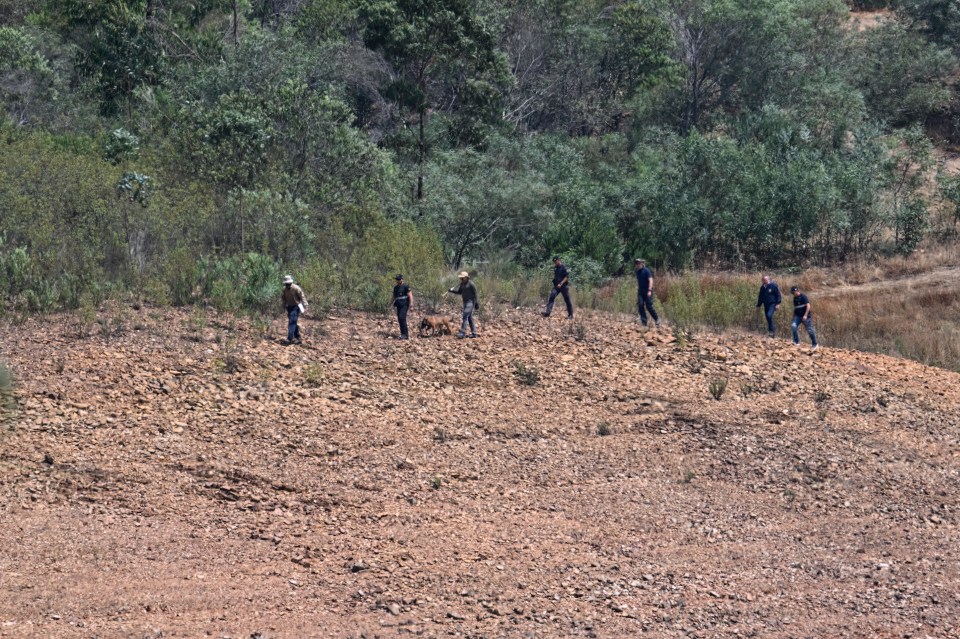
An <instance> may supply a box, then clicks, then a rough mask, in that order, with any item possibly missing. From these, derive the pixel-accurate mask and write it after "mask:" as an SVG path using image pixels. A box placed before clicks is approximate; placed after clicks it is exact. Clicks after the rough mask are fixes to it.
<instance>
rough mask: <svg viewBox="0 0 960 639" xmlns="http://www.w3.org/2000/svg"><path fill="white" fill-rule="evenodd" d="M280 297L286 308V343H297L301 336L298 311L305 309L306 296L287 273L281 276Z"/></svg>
mask: <svg viewBox="0 0 960 639" xmlns="http://www.w3.org/2000/svg"><path fill="white" fill-rule="evenodd" d="M280 297H281V299H282V300H283V306H284V308H286V309H287V344H299V343H300V341H301V338H300V326H299V325H298V324H297V320H298V319H299V318H300V313H302V312H303V311H304V310H306V307H307V296H306V295H304V294H303V289H302V288H300V287H299V286H297V285H296V284H294V283H293V277H292V276H290V275H287V276H286V277H284V278H283V293H281V294H280Z"/></svg>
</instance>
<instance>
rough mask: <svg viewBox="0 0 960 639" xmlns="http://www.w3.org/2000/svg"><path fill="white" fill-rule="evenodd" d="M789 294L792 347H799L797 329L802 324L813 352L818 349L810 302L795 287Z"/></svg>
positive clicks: (791, 288) (792, 287)
mask: <svg viewBox="0 0 960 639" xmlns="http://www.w3.org/2000/svg"><path fill="white" fill-rule="evenodd" d="M790 292H791V293H793V345H794V346H799V345H800V334H799V333H798V332H797V329H798V328H799V327H800V325H801V324H803V325H804V326H806V327H807V335H809V336H810V344H811V349H810V350H814V351H815V350H817V349H818V348H820V347H819V346H818V345H817V334H816V332H814V330H813V311H812V310H811V306H810V300H809V299H808V298H807V296H806V295H804V294H803V293H801V292H800V288H799V287H797V286H791V287H790Z"/></svg>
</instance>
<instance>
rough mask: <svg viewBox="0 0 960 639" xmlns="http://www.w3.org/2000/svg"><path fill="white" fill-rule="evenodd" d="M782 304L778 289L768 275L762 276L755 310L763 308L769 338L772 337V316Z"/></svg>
mask: <svg viewBox="0 0 960 639" xmlns="http://www.w3.org/2000/svg"><path fill="white" fill-rule="evenodd" d="M781 302H783V298H782V297H781V295H780V287H779V286H777V283H776V282H774V281H773V280H771V279H770V276H769V275H764V276H763V284H761V285H760V294H759V295H757V308H760V307H761V306H763V314H764V315H766V316H767V331H768V332H769V333H770V337H773V336H774V333H775V331H774V326H773V314H774V313H776V312H777V307H778V306H780V303H781Z"/></svg>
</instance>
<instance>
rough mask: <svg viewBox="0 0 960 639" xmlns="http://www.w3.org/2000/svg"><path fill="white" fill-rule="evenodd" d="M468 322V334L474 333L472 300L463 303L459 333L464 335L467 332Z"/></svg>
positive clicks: (475, 331)
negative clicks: (468, 325)
mask: <svg viewBox="0 0 960 639" xmlns="http://www.w3.org/2000/svg"><path fill="white" fill-rule="evenodd" d="M468 323H469V324H470V334H471V335H476V334H477V329H476V328H474V326H473V301H472V300H471V301H469V302H467V303H466V304H464V305H463V319H462V320H461V322H460V334H461V335H466V333H467V324H468Z"/></svg>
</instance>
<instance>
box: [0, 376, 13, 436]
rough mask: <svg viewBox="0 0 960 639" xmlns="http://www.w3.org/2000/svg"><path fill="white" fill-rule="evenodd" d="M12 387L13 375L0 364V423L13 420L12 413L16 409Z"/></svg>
mask: <svg viewBox="0 0 960 639" xmlns="http://www.w3.org/2000/svg"><path fill="white" fill-rule="evenodd" d="M13 386H14V379H13V373H12V372H11V371H10V368H9V367H7V365H6V364H4V363H3V362H0V422H10V421H12V420H13V413H14V411H15V409H16V399H15V398H14V395H13Z"/></svg>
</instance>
